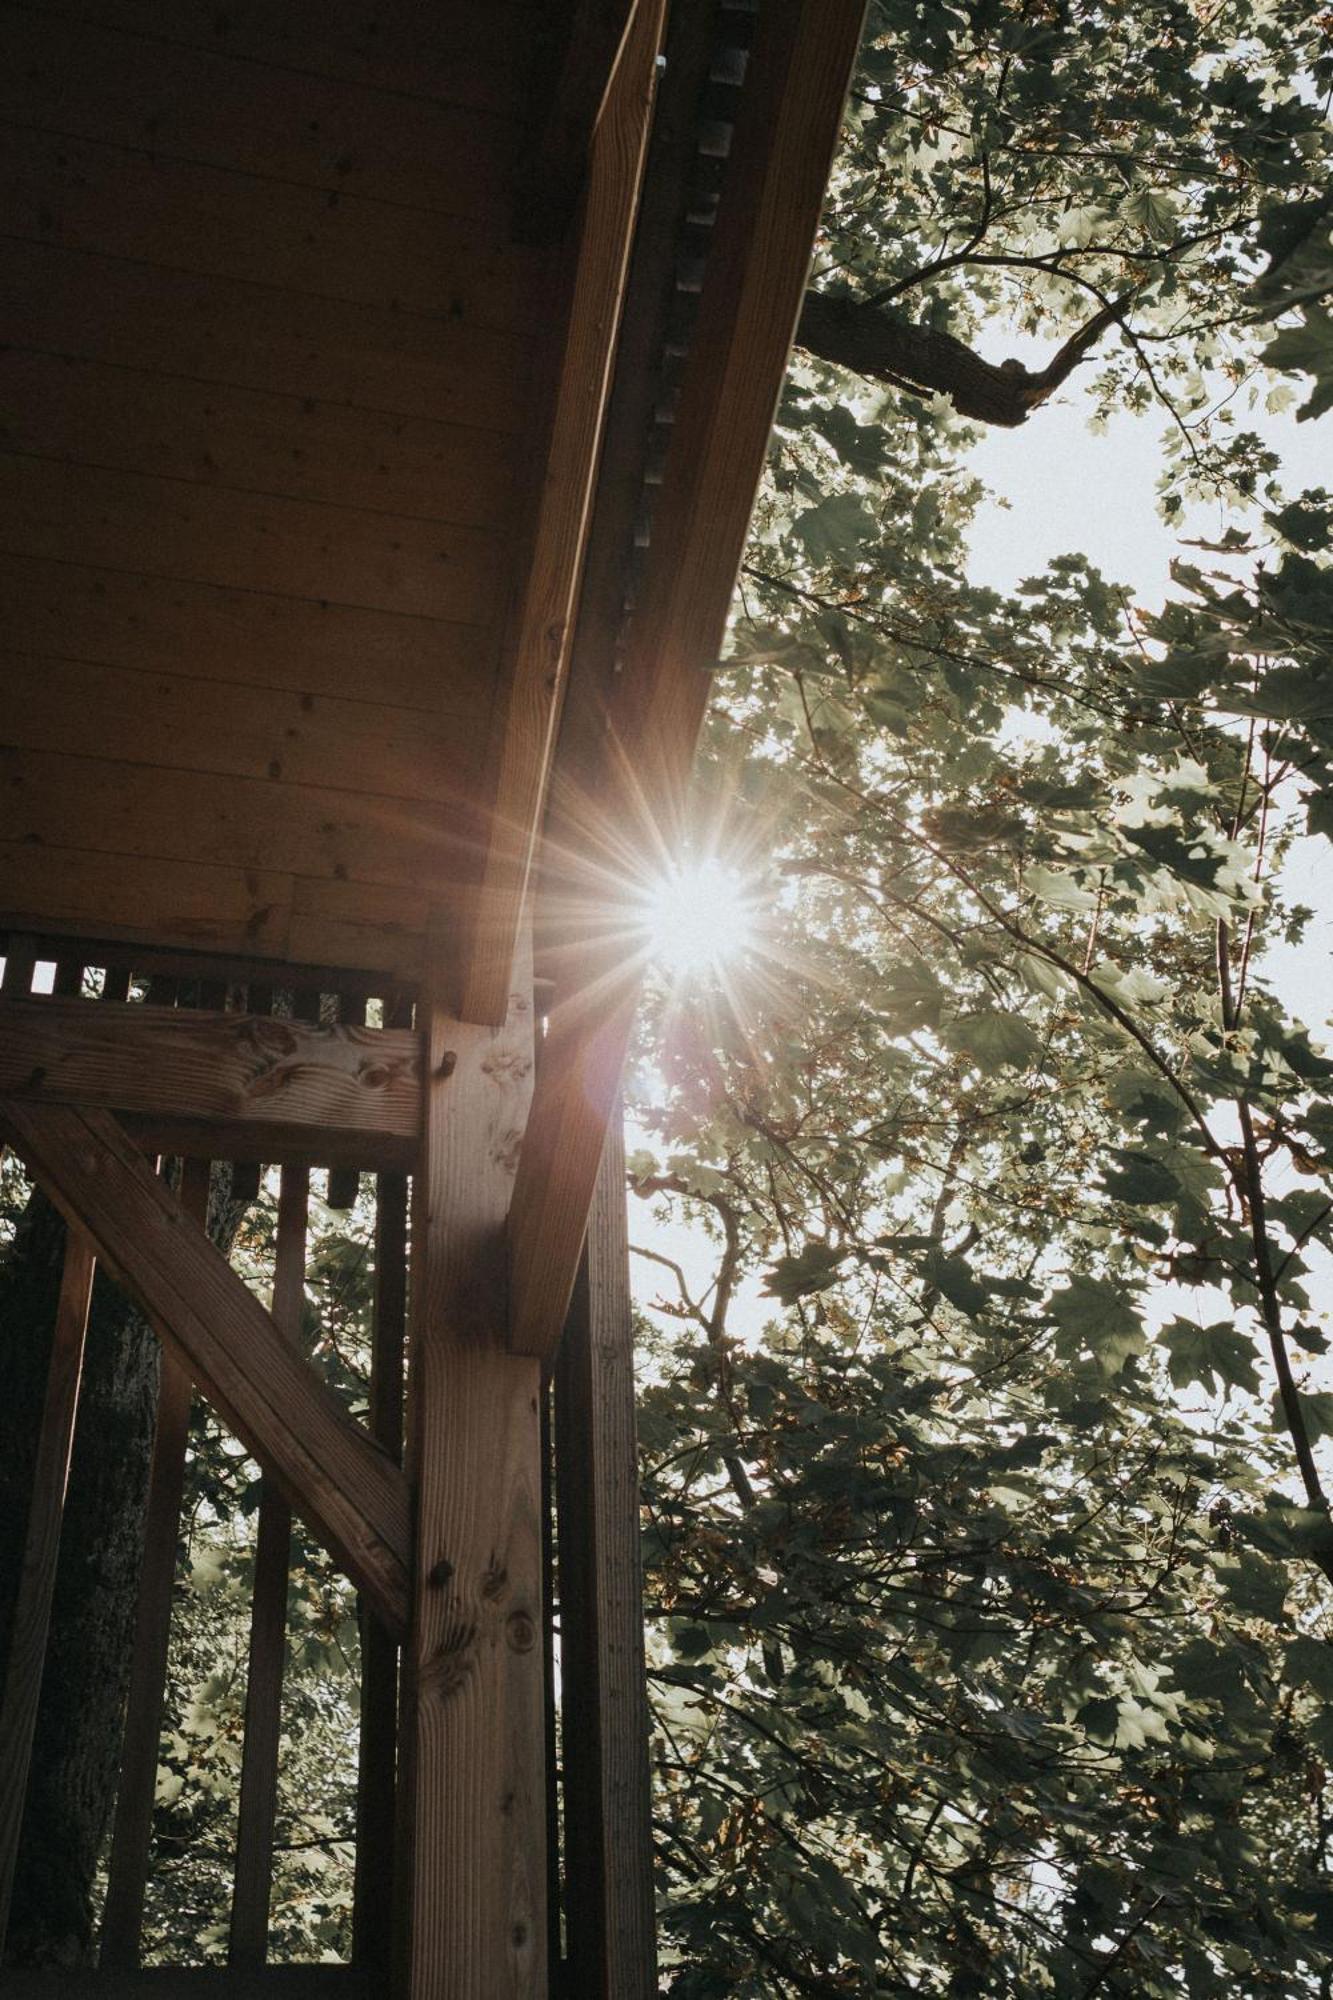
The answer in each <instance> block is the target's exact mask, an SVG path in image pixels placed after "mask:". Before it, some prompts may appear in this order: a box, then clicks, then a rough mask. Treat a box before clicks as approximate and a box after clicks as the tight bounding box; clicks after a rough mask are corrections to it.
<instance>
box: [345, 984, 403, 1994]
mask: <svg viewBox="0 0 1333 2000" xmlns="http://www.w3.org/2000/svg"><path fill="white" fill-rule="evenodd" d="M386 1018H389V1019H390V1020H391V1021H392V1020H393V1019H394V1016H393V1015H392V1014H390V1016H388V1017H386ZM408 1019H410V1009H409V1008H405V1007H400V1008H399V1010H398V1014H397V1022H398V1024H399V1025H404V1026H405V1025H406V1022H407V1020H408ZM407 1201H408V1184H407V1176H406V1174H380V1175H379V1176H378V1178H377V1180H376V1185H375V1319H374V1336H373V1346H372V1350H371V1368H370V1434H371V1436H372V1437H373V1438H374V1439H375V1440H376V1442H377V1443H379V1444H382V1445H383V1446H384V1449H385V1450H386V1451H387V1452H388V1453H389V1455H390V1457H391V1458H393V1459H394V1460H395V1461H396V1460H398V1459H400V1458H401V1457H402V1450H403V1362H404V1339H405V1335H406V1331H407ZM397 1743H398V1648H397V1647H396V1646H395V1645H394V1643H393V1640H392V1638H391V1637H390V1635H389V1634H388V1633H387V1632H386V1631H385V1630H384V1627H383V1626H382V1625H381V1624H380V1622H379V1620H378V1619H376V1618H374V1617H373V1616H371V1615H369V1614H368V1613H367V1612H366V1611H365V1609H364V1607H363V1609H362V1617H361V1733H360V1739H359V1742H358V1746H357V1792H356V1880H355V1885H354V1891H353V1905H352V1950H353V1957H354V1959H355V1961H356V1963H357V1964H358V1965H374V1966H378V1967H380V1968H381V1969H383V1968H384V1967H386V1966H387V1965H388V1964H389V1962H390V1940H391V1922H390V1920H391V1915H392V1910H391V1901H392V1899H391V1897H390V1896H389V1895H388V1894H386V1881H385V1878H386V1873H389V1872H391V1871H390V1870H389V1868H388V1857H391V1856H392V1854H393V1851H394V1819H395V1792H396V1770H395V1767H396V1759H397Z"/></svg>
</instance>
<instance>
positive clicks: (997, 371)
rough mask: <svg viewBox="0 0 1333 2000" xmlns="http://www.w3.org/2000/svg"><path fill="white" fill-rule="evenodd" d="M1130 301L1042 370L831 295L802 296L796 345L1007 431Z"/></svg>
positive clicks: (1110, 308)
mask: <svg viewBox="0 0 1333 2000" xmlns="http://www.w3.org/2000/svg"><path fill="white" fill-rule="evenodd" d="M1128 304H1129V299H1128V298H1122V299H1112V300H1109V301H1108V302H1107V304H1106V305H1104V306H1103V307H1102V309H1101V311H1100V312H1096V313H1094V314H1093V316H1092V318H1091V319H1090V320H1088V321H1087V323H1086V324H1085V325H1083V326H1081V327H1079V329H1078V331H1077V332H1076V333H1073V334H1071V335H1070V337H1069V339H1068V340H1067V341H1066V342H1065V343H1064V346H1063V347H1061V348H1060V349H1059V350H1058V352H1057V353H1056V355H1055V357H1054V359H1053V360H1051V361H1050V362H1049V363H1048V364H1047V366H1046V367H1045V368H1041V369H1032V368H1025V367H1024V366H1023V364H1022V362H1021V361H1002V362H1000V363H999V364H998V365H997V364H996V363H994V362H991V361H984V360H983V359H982V358H981V356H980V355H979V354H974V353H973V352H972V350H971V348H970V347H966V346H965V345H964V344H963V342H962V341H961V340H956V339H955V338H954V336H953V334H951V333H945V332H943V331H942V330H941V329H940V328H938V327H930V326H919V325H915V324H914V323H913V322H912V321H910V320H906V319H903V318H901V317H900V316H899V315H898V314H897V313H894V312H890V311H888V310H887V309H886V308H884V307H882V306H874V305H867V304H865V303H863V302H862V301H860V300H857V299H850V298H843V297H841V296H838V295H835V294H833V293H830V292H814V291H811V292H807V293H806V295H805V303H804V305H803V306H802V308H801V317H800V321H799V324H798V325H797V328H796V344H797V346H798V347H801V348H804V349H805V351H806V353H808V354H813V355H815V356H816V357H817V359H819V360H820V361H829V362H832V363H834V364H835V365H836V366H837V367H839V368H850V369H851V370H852V372H853V373H854V374H857V375H869V376H871V377H872V378H873V379H874V380H875V381H877V382H889V383H891V384H892V385H893V386H894V387H896V388H899V389H908V390H911V391H913V392H914V393H915V394H917V395H944V396H948V397H949V399H950V401H951V402H952V403H953V406H954V408H955V409H956V410H957V411H958V414H959V415H960V416H962V417H970V418H971V419H973V421H975V422H977V423H982V424H996V425H999V426H1001V427H1003V428H1006V429H1009V430H1013V429H1015V428H1016V427H1017V426H1018V425H1019V424H1022V423H1026V422H1027V419H1028V418H1029V417H1030V416H1031V414H1032V412H1033V411H1034V410H1036V409H1039V408H1040V407H1041V405H1042V404H1043V403H1044V402H1046V401H1047V400H1048V399H1049V398H1050V397H1051V396H1053V395H1054V393H1055V391H1056V390H1057V389H1058V388H1059V387H1060V385H1061V384H1062V383H1063V382H1065V381H1067V380H1068V378H1069V376H1070V375H1072V373H1073V372H1074V370H1075V368H1077V366H1078V364H1079V362H1080V361H1082V359H1083V357H1084V356H1085V355H1086V354H1087V353H1088V352H1089V350H1090V349H1091V348H1092V347H1093V346H1095V344H1096V343H1097V341H1098V340H1099V339H1100V338H1101V336H1102V334H1103V333H1105V331H1106V329H1107V328H1108V327H1109V326H1113V325H1115V324H1117V323H1118V322H1119V321H1120V320H1121V319H1122V318H1123V316H1124V312H1125V309H1126V307H1127V306H1128Z"/></svg>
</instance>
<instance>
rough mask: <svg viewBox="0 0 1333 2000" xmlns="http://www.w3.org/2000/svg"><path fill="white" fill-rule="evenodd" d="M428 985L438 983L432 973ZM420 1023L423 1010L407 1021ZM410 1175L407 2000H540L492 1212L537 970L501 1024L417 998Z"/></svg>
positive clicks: (540, 1933)
mask: <svg viewBox="0 0 1333 2000" xmlns="http://www.w3.org/2000/svg"><path fill="white" fill-rule="evenodd" d="M436 990H438V988H437V989H436ZM422 1019H423V1012H422V1007H421V1006H420V1005H419V1007H418V1020H419V1021H420V1020H422ZM424 1022H425V1032H426V1035H427V1048H428V1076H429V1079H430V1080H429V1083H428V1086H427V1093H428V1094H427V1108H426V1120H427V1130H426V1139H425V1144H424V1146H423V1152H422V1163H421V1168H420V1171H419V1173H418V1176H417V1179H416V1182H415V1184H414V1202H415V1207H414V1214H413V1227H412V1246H413V1274H412V1331H411V1342H412V1344H411V1361H410V1370H411V1372H410V1382H409V1454H410V1457H409V1463H410V1465H411V1467H412V1470H413V1473H414V1477H415V1482H416V1486H417V1492H418V1515H417V1570H416V1597H415V1605H414V1614H415V1615H414V1625H413V1632H412V1638H411V1643H410V1647H409V1651H408V1654H407V1657H406V1660H405V1691H404V1692H405V1700H404V1711H403V1731H404V1734H403V1754H404V1766H403V1772H402V1776H401V1779H400V1805H401V1808H402V1818H401V1822H400V1823H401V1825H402V1828H403V1832H404V1843H403V1861H402V1862H401V1863H400V1865H405V1866H407V1867H408V1868H410V1871H411V1873H410V1883H411V1918H410V1927H409V1933H408V1938H407V1947H406V1948H407V1954H408V1963H407V1966H406V1978H405V1982H404V1989H405V1992H406V1994H407V1995H408V1996H410V2000H519V1996H523V2000H544V1996H545V1994H546V1990H547V1987H546V1965H545V1960H546V1910H545V1891H546V1879H545V1878H546V1860H545V1783H544V1754H543V1688H542V1644H541V1632H542V1621H543V1617H544V1605H543V1589H542V1559H541V1511H542V1494H541V1456H540V1421H539V1409H538V1401H539V1394H540V1387H541V1383H540V1371H539V1369H538V1367H537V1365H536V1364H535V1363H534V1362H532V1361H529V1360H527V1359H526V1358H524V1357H522V1356H515V1355H511V1354H509V1353H507V1352H506V1346H505V1316H506V1312H505V1269H504V1244H503V1235H504V1216H505V1210H506V1208H507V1206H508V1200H509V1190H510V1187H511V1185H512V1180H513V1171H514V1160H515V1156H516V1152H517V1148H518V1143H519V1137H520V1134H521V1132H522V1127H523V1119H524V1115H525V1112H526V1109H527V1102H528V1096H529V1091H530V1088H531V1073H532V1053H533V1040H532V1037H533V1018H532V1002H531V983H530V974H529V972H528V967H527V965H526V964H520V966H518V967H517V968H516V972H515V981H514V993H513V999H512V1002H511V1006H510V1011H509V1015H508V1018H507V1021H506V1024H505V1025H504V1027H502V1028H500V1029H498V1030H492V1029H489V1028H478V1027H473V1026H468V1025H465V1024H463V1023H460V1022H458V1021H456V1020H453V1019H451V1018H450V1017H449V1016H448V1015H446V1014H445V1013H444V1012H443V1010H442V1008H441V1006H440V1004H439V1002H438V1001H435V1002H434V1003H433V1004H432V1003H431V1002H430V1001H427V1002H426V1003H425V1010H424Z"/></svg>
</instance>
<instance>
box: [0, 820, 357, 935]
mask: <svg viewBox="0 0 1333 2000" xmlns="http://www.w3.org/2000/svg"><path fill="white" fill-rule="evenodd" d="M3 823H4V821H3V819H0V824H3ZM292 896H293V885H292V880H291V877H290V876H286V875H278V874H275V873H274V872H273V871H272V870H268V869H257V868H255V869H251V868H226V867H223V868H215V867H211V866H210V865H208V864H207V863H197V862H191V863H187V864H182V863H171V864H166V863H163V862H161V861H156V860H148V861H140V860H136V859H135V858H134V857H133V856H123V855H112V854H98V853H96V852H93V851H89V850H87V849H82V850H81V849H72V848H68V847H65V846H63V845H52V846H46V845H37V844H35V843H33V842H31V841H25V840H5V839H0V912H3V918H0V921H5V922H14V921H18V922H23V921H25V920H28V919H30V920H31V921H32V922H33V923H34V924H37V925H40V926H41V928H42V929H43V930H44V931H45V932H48V933H50V934H53V935H55V934H59V933H62V932H63V933H64V934H66V935H69V936H73V937H79V938H86V937H90V936H91V937H97V938H100V939H105V940H112V939H118V938H140V939H143V938H151V939H152V940H153V941H154V943H157V944H172V945H176V946H179V947H180V948H181V949H183V950H203V951H227V952H233V953H236V954H248V955H250V956H259V957H263V956H266V955H272V956H275V957H278V958H281V957H284V956H285V955H286V946H287V940H288V933H289V928H290V924H291V906H292ZM92 962H93V963H97V961H96V960H94V961H92ZM339 962H340V961H339V960H337V959H336V958H335V959H334V961H333V963H335V964H336V963H339Z"/></svg>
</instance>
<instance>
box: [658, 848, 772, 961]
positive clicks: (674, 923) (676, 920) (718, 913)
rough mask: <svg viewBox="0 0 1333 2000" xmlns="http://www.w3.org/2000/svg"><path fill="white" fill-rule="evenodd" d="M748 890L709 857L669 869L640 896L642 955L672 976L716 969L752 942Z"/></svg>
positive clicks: (734, 870) (721, 863) (740, 877)
mask: <svg viewBox="0 0 1333 2000" xmlns="http://www.w3.org/2000/svg"><path fill="white" fill-rule="evenodd" d="M755 918H756V911H755V905H754V898H753V892H752V890H751V888H750V886H749V884H748V883H747V882H746V879H745V877H744V876H743V875H742V874H741V872H740V870H739V869H737V868H732V867H729V866H728V865H727V864H726V862H724V861H720V860H718V859H716V858H714V857H710V858H709V859H707V860H704V861H700V862H697V863H695V864H693V865H692V866H678V867H673V868H671V869H670V870H669V871H668V872H667V873H666V874H665V875H663V876H662V877H661V878H660V879H659V880H658V881H657V882H655V883H654V884H653V886H652V887H651V889H649V890H648V892H647V894H646V895H645V897H644V899H643V926H644V932H645V944H646V949H647V952H648V956H649V957H650V958H651V959H652V960H653V962H654V963H655V964H656V965H658V966H660V967H661V969H662V970H663V971H664V972H666V973H668V974H670V976H671V977H672V978H674V979H698V978H701V977H703V976H705V975H707V974H709V973H713V974H720V973H722V972H723V971H724V970H725V969H726V968H727V967H728V966H730V965H733V964H734V963H735V962H736V960H737V959H738V958H740V957H741V956H742V955H743V954H744V953H745V952H746V951H748V950H749V948H750V946H751V945H752V944H753V942H754V935H755Z"/></svg>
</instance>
